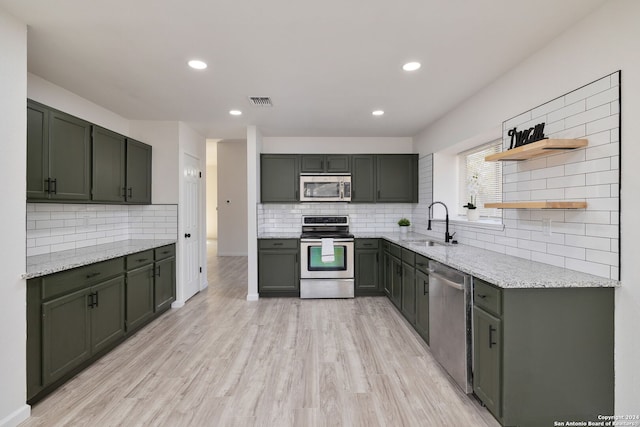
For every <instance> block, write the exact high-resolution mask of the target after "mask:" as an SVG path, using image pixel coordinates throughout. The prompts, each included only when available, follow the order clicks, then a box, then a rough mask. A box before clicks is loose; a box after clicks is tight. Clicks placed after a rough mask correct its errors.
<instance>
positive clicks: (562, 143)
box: [484, 139, 588, 162]
mask: <svg viewBox="0 0 640 427" xmlns="http://www.w3.org/2000/svg"><path fill="white" fill-rule="evenodd" d="M587 143H588V140H586V139H543V140H541V141H537V142H532V143H531V144H526V145H521V146H520V147H517V148H512V149H511V150H506V151H503V152H501V153H496V154H492V155H490V156H487V157H485V158H484V160H485V162H499V161H503V160H528V159H533V158H536V157H540V156H547V155H549V154H553V153H557V152H559V151H567V150H575V149H576V148H582V147H586V146H587Z"/></svg>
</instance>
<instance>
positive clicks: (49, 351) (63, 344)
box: [42, 276, 125, 384]
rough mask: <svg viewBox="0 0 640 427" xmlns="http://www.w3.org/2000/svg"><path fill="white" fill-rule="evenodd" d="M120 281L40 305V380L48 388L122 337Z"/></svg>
mask: <svg viewBox="0 0 640 427" xmlns="http://www.w3.org/2000/svg"><path fill="white" fill-rule="evenodd" d="M124 305H125V304H124V278H123V277H122V276H118V277H115V278H112V279H110V280H107V281H104V282H102V283H99V284H97V285H95V286H92V287H90V288H88V289H82V290H79V291H76V292H72V293H71V294H68V295H65V296H62V297H59V298H54V299H52V300H50V301H47V302H45V303H43V304H42V379H43V382H44V384H49V383H52V382H54V381H56V380H57V379H59V378H61V377H62V376H63V375H64V374H66V373H68V372H70V371H71V370H72V369H74V368H76V367H77V366H79V365H80V364H81V363H82V362H84V361H85V360H87V359H88V358H89V357H90V356H91V355H93V354H96V353H98V352H100V351H102V350H103V349H104V348H107V347H109V346H110V345H112V344H113V343H114V342H116V341H117V340H119V339H120V338H122V337H123V336H124Z"/></svg>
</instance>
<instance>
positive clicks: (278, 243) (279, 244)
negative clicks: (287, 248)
mask: <svg viewBox="0 0 640 427" xmlns="http://www.w3.org/2000/svg"><path fill="white" fill-rule="evenodd" d="M282 245H283V243H282V242H274V243H273V246H282Z"/></svg>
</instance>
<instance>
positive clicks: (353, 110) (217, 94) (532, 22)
mask: <svg viewBox="0 0 640 427" xmlns="http://www.w3.org/2000/svg"><path fill="white" fill-rule="evenodd" d="M604 1H605V0H396V1H390V0H322V1H309V0H186V1H176V0H109V1H106V0H104V1H87V0H55V1H52V0H0V8H3V9H5V10H6V11H8V12H9V13H11V14H13V15H14V16H16V17H18V18H19V19H21V20H22V21H23V22H25V23H27V24H28V26H29V34H28V68H29V71H30V72H32V73H34V74H36V75H39V76H41V77H43V78H44V79H46V80H49V81H51V82H53V83H55V84H57V85H59V86H62V87H64V88H66V89H68V90H70V91H72V92H74V93H76V94H78V95H80V96H82V97H84V98H86V99H89V100H91V101H93V102H95V103H97V104H99V105H101V106H103V107H105V108H108V109H110V110H112V111H114V112H116V113H118V114H120V115H122V116H123V117H125V118H127V119H132V120H137V119H140V120H181V121H185V122H187V123H189V124H191V125H192V126H193V127H194V128H195V129H197V130H198V131H199V132H200V133H201V134H202V135H203V136H205V137H209V138H244V137H245V136H246V126H247V125H256V126H258V127H259V128H260V129H261V131H262V133H263V134H264V135H268V136H413V135H415V134H416V133H418V132H419V131H420V130H421V129H423V128H424V127H425V126H427V125H428V124H429V123H431V122H432V121H434V120H436V119H437V118H438V117H441V116H442V115H443V114H445V113H446V112H447V111H449V110H450V109H452V108H453V107H455V106H456V105H457V104H459V103H460V102H462V101H463V100H464V99H466V98H468V97H469V96H471V95H472V94H474V93H475V92H477V91H478V90H480V89H481V88H483V87H484V86H486V85H487V84H489V83H491V82H492V81H493V80H495V79H496V78H497V77H499V76H500V75H501V74H503V73H504V72H505V71H507V70H508V69H510V68H511V67H513V66H514V65H516V64H517V63H518V62H520V61H522V60H523V59H524V58H526V57H527V56H528V55H530V54H531V53H533V52H535V51H536V50H538V49H540V48H541V47H543V46H544V45H545V44H547V43H548V42H549V41H550V40H552V39H553V38H555V37H556V36H557V35H558V34H560V33H562V32H563V31H564V30H565V29H566V28H567V27H569V26H570V25H571V24H572V23H574V22H576V21H578V20H580V19H582V18H583V17H584V16H586V15H587V14H588V13H590V12H591V11H592V10H594V9H595V8H596V7H598V6H599V5H600V4H602V3H604ZM192 58H199V59H202V60H204V61H206V62H207V63H208V64H209V67H208V68H207V69H206V70H204V71H194V70H192V69H190V68H188V67H187V66H186V62H187V60H189V59H192ZM409 60H417V61H420V62H422V64H423V66H422V68H421V69H420V70H419V71H417V72H414V73H406V72H404V71H402V70H401V66H402V64H403V63H404V62H406V61H409ZM553 65H554V66H561V64H553ZM514 95H515V94H514ZM248 96H270V97H271V98H272V100H273V103H274V107H273V108H271V109H265V108H259V107H252V106H250V105H249V102H248V99H247V97H248ZM230 109H240V110H242V111H243V113H244V114H243V115H242V116H240V117H232V116H230V115H229V114H228V112H229V110H230ZM374 109H383V110H385V112H386V113H385V115H384V116H382V117H373V116H372V115H371V111H372V110H374Z"/></svg>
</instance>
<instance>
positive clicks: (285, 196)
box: [260, 154, 300, 203]
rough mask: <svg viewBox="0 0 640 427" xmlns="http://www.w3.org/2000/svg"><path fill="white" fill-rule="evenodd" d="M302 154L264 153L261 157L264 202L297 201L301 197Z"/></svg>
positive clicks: (262, 198) (261, 193)
mask: <svg viewBox="0 0 640 427" xmlns="http://www.w3.org/2000/svg"><path fill="white" fill-rule="evenodd" d="M299 180H300V156H298V155H296V154H263V155H262V156H261V157H260V199H261V201H262V203H296V202H297V201H298V200H299V199H300V198H299V194H298V192H299Z"/></svg>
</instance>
